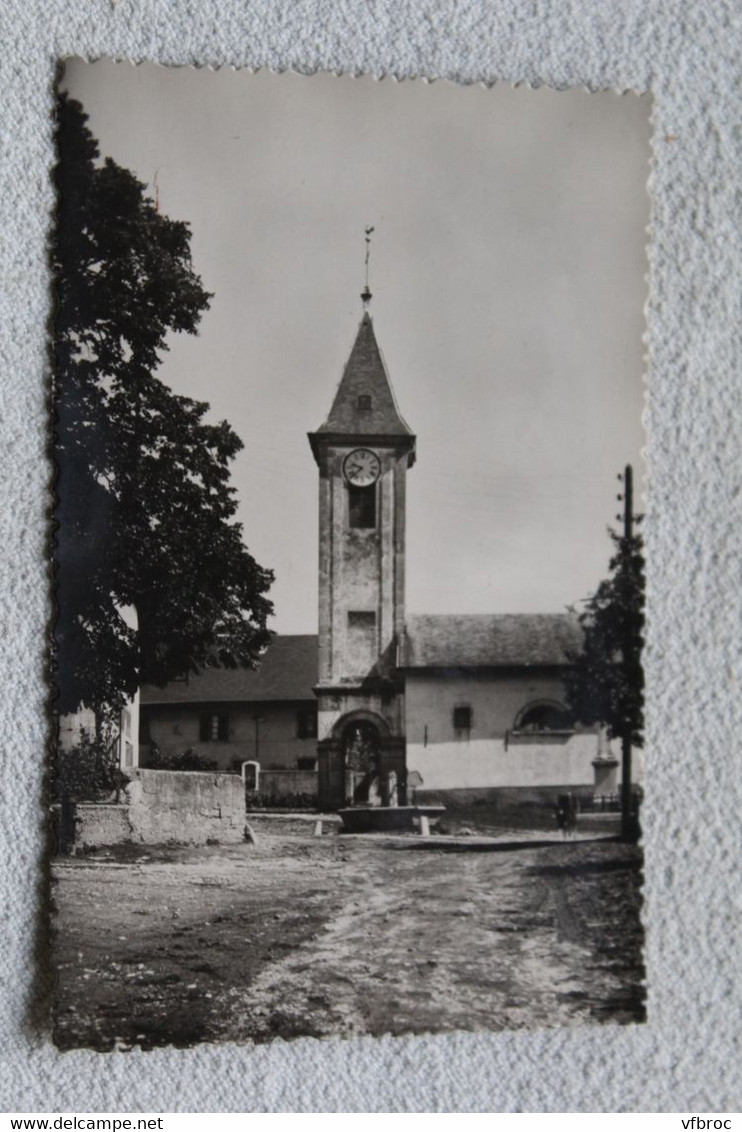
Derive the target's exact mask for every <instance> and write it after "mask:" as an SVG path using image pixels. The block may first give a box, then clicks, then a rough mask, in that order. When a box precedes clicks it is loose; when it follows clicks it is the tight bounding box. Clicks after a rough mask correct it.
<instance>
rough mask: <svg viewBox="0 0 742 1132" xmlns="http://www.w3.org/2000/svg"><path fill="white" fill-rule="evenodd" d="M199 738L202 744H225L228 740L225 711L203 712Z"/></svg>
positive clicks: (227, 722)
mask: <svg viewBox="0 0 742 1132" xmlns="http://www.w3.org/2000/svg"><path fill="white" fill-rule="evenodd" d="M199 738H200V740H201V742H202V743H226V741H227V739H228V738H229V716H228V714H227V713H226V712H225V711H220V712H204V713H203V714H202V716H201V727H200V735H199Z"/></svg>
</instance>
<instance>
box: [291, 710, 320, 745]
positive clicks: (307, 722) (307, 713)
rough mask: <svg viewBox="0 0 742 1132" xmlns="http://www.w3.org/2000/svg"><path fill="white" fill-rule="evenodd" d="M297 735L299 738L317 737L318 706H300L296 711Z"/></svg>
mask: <svg viewBox="0 0 742 1132" xmlns="http://www.w3.org/2000/svg"><path fill="white" fill-rule="evenodd" d="M296 737H297V739H316V738H317V709H316V708H314V707H310V708H299V710H298V711H297V713H296Z"/></svg>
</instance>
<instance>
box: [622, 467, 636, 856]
mask: <svg viewBox="0 0 742 1132" xmlns="http://www.w3.org/2000/svg"><path fill="white" fill-rule="evenodd" d="M623 485H624V491H623V535H624V540H625V543H626V547H627V553H628V548H629V547H630V545H631V539H632V538H633V537H634V473H633V470H632V467H631V464H627V465H626V468H625V470H624V474H623ZM635 647H636V642H635V641H634V634H633V618H632V616H631V610H629V609H627V610H626V611H625V625H624V647H623V656H622V658H621V662H622V664H623V669H624V679H625V680H626V682H627V685H628V683H629V682H630V681H631V680H632V679H633V677H634V663H633V662H634V656H633V654H634V649H635ZM633 824H634V823H633V820H632V813H631V733H630V731H628V732H627V733H625V734H623V735H622V736H621V834H622V836H623V837H624V838H625V839H627V840H628V839H630V838H631V836H632V834H633Z"/></svg>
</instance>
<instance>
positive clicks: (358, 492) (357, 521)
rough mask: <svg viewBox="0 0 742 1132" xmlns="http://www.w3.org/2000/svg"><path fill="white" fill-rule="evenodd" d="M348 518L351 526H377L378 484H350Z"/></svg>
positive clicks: (362, 527) (371, 527)
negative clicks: (358, 485) (357, 485)
mask: <svg viewBox="0 0 742 1132" xmlns="http://www.w3.org/2000/svg"><path fill="white" fill-rule="evenodd" d="M348 519H349V523H350V526H351V527H355V528H360V529H366V530H369V529H373V528H374V527H375V526H376V484H372V485H371V487H354V486H353V484H349V485H348Z"/></svg>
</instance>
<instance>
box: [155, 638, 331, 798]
mask: <svg viewBox="0 0 742 1132" xmlns="http://www.w3.org/2000/svg"><path fill="white" fill-rule="evenodd" d="M316 678H317V637H316V636H312V635H305V636H276V637H275V638H274V640H273V643H272V644H271V646H270V647H269V648H268V649H267V651H266V653H265V655H264V657H263V659H262V661H261V663H260V665H259V667H258V668H256V669H254V670H251V669H245V668H234V669H228V668H207V669H205V670H204V671H203V672H201V673H199V674H198V675H196V676H194V675H191V676H188V677H186V678H185V679H183V680H174V681H172V682H171V683H169V684H167V685H166V686H165V687H164V688H157V687H155V686H153V685H149V684H146V685H144V687H143V688H142V691H141V709H140V761H141V764H142V765H143V766H151V765H152V764H153V763H155V762H156V761H159V759H161V758H162V756H165V757H166V759H167V758H170V759H172V758H173V757H177V756H180V755H183V754H185V753H186V752H194V753H195V754H196V755H198V756H199V757H200V758H201V759H203V760H205V761H206V762H209V763H212V764H213V765H214V769H216V770H218V771H227V772H233V773H238V774H239V773H243V767H244V766H245V764H254V766H255V767H256V768H258V780H257V781H255V773H254V770H253V771H248V772H247V773H248V776H249V775H252V781H255V787H256V789H257V790H258V791H259V792H260V793H262V794H265V795H267V796H275V795H276V794H284V795H286V796H296V795H301V794H311V795H312V796H314V795H316V792H317V786H316V779H317V775H316V769H317V700H316V698H315V695H314V692H313V690H312V689H313V687H314V684H315V683H316Z"/></svg>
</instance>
